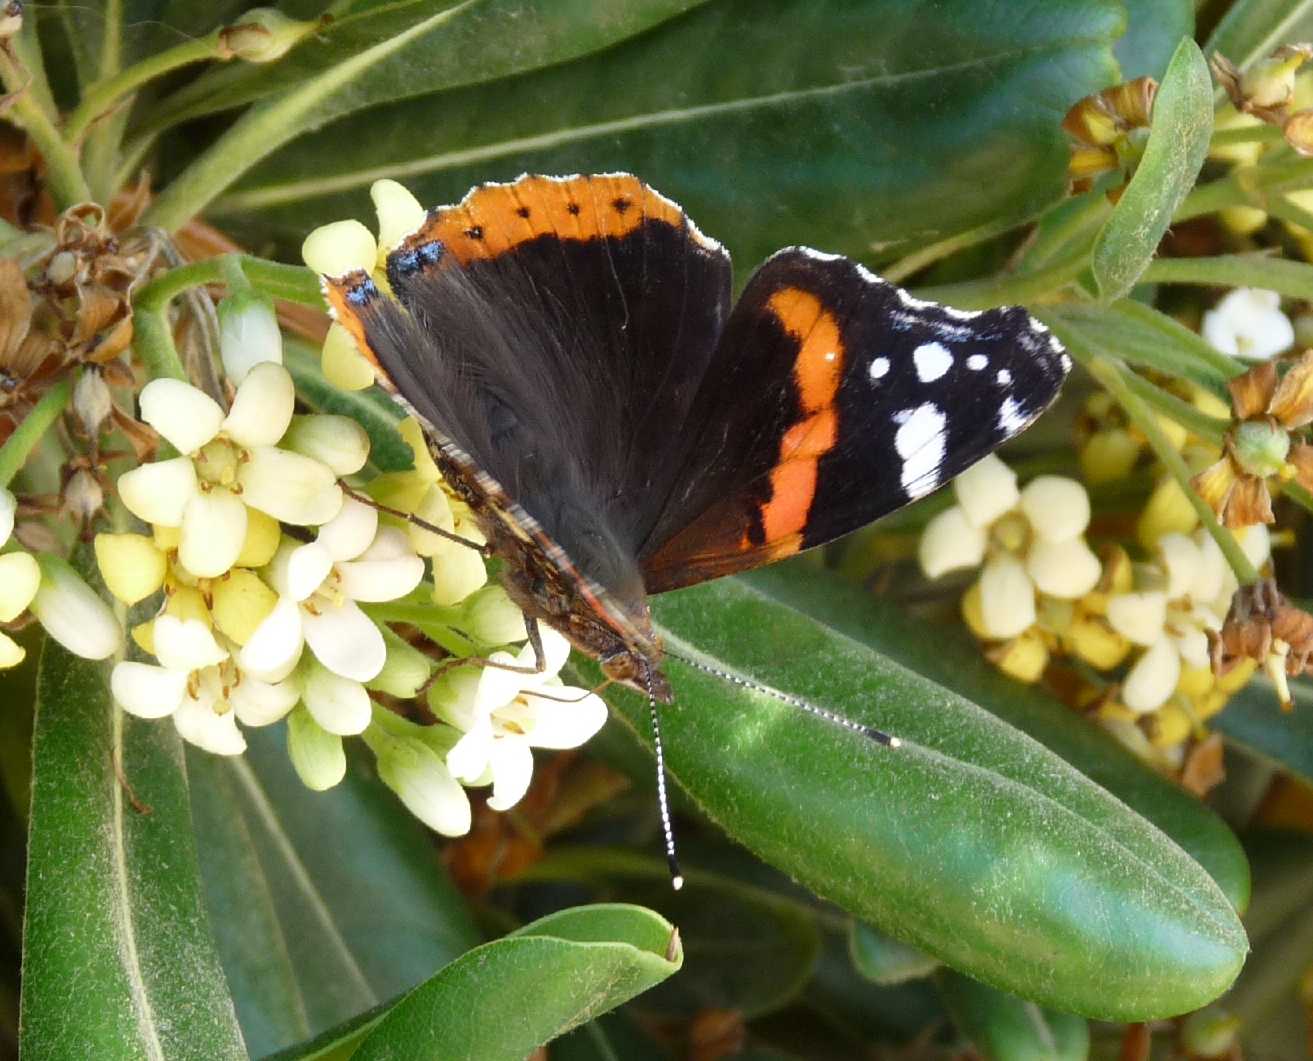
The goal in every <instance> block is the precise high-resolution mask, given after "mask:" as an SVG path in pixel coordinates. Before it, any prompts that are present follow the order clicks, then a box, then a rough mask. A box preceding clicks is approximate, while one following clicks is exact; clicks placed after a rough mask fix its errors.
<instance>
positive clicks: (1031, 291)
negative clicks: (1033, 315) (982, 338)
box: [913, 251, 1089, 309]
mask: <svg viewBox="0 0 1313 1061" xmlns="http://www.w3.org/2000/svg"><path fill="white" fill-rule="evenodd" d="M1088 266H1089V255H1088V254H1086V253H1084V252H1083V251H1082V252H1081V253H1080V254H1073V255H1071V256H1070V257H1069V258H1064V259H1063V260H1062V261H1059V262H1055V263H1054V264H1052V265H1050V266H1048V267H1046V268H1044V269H1040V270H1038V271H1037V272H1033V273H1025V274H1021V275H1003V276H992V277H988V278H986V279H984V280H971V281H968V282H967V283H963V284H941V285H939V286H937V287H926V288H918V289H917V290H915V291H914V292H913V294H915V295H916V296H917V297H918V298H929V299H933V300H934V301H936V302H943V303H946V304H947V305H950V306H957V307H958V308H960V309H991V308H992V307H994V306H1006V305H1014V304H1018V303H1019V304H1027V303H1033V302H1041V301H1044V300H1045V299H1048V298H1051V297H1052V296H1054V295H1056V294H1057V293H1058V292H1060V291H1061V290H1062V289H1063V288H1065V287H1067V286H1068V285H1069V284H1070V283H1071V282H1072V281H1073V280H1075V279H1076V278H1077V277H1078V276H1080V274H1081V273H1082V272H1084V270H1085V269H1086V268H1088Z"/></svg>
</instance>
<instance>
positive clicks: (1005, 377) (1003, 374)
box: [994, 368, 1012, 387]
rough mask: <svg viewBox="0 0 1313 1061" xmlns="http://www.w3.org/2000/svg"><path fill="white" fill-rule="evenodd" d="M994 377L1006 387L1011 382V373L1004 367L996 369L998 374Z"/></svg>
mask: <svg viewBox="0 0 1313 1061" xmlns="http://www.w3.org/2000/svg"><path fill="white" fill-rule="evenodd" d="M994 378H995V379H996V380H998V382H999V384H1000V385H1001V386H1004V387H1006V386H1007V385H1008V384H1009V383H1011V382H1012V373H1011V372H1009V371H1008V370H1007V369H1005V368H1000V369H999V370H998V375H997V376H995V377H994Z"/></svg>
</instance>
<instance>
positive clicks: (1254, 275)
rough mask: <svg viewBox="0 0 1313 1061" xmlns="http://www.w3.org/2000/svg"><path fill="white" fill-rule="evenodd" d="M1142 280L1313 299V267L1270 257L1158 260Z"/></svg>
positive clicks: (1222, 256) (1258, 255)
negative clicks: (1247, 289) (1265, 291)
mask: <svg viewBox="0 0 1313 1061" xmlns="http://www.w3.org/2000/svg"><path fill="white" fill-rule="evenodd" d="M1143 280H1144V282H1145V283H1150V284H1207V285H1210V286H1214V287H1263V288H1267V289H1268V290H1270V291H1276V292H1278V293H1279V294H1282V295H1285V296H1287V297H1288V298H1298V299H1303V300H1305V301H1308V300H1313V265H1309V264H1308V263H1307V262H1296V261H1291V260H1290V259H1288V258H1273V257H1272V256H1271V255H1270V254H1221V255H1218V256H1217V257H1215V258H1157V259H1155V260H1154V261H1153V262H1151V263H1150V265H1149V268H1148V269H1146V270H1145V271H1144V276H1143Z"/></svg>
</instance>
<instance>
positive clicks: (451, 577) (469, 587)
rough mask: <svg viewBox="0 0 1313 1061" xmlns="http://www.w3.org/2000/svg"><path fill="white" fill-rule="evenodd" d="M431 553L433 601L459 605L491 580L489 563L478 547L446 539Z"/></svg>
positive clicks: (444, 605) (443, 605) (446, 604)
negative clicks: (484, 559) (485, 560)
mask: <svg viewBox="0 0 1313 1061" xmlns="http://www.w3.org/2000/svg"><path fill="white" fill-rule="evenodd" d="M421 533H423V532H421ZM430 537H434V536H433V535H430ZM411 540H412V541H414V539H413V537H412V539H411ZM431 555H432V557H433V603H434V604H437V605H441V606H442V607H450V606H451V605H453V604H459V603H460V602H461V601H463V600H464V599H465V598H466V597H468V596H469V595H470V594H471V593H473V592H474V591H475V590H476V589H478V588H479V587H480V586H483V585H485V584H486V583H487V581H488V565H487V564H485V563H484V562H483V557H482V556H481V555H480V554H479V552H478V551H477V550H475V549H471V548H470V547H469V546H467V545H461V544H460V543H459V542H453V541H446V540H444V541H443V543H442V544H441V545H439V546H438V547H437V548H436V549H435V551H434V552H433V553H432V554H431Z"/></svg>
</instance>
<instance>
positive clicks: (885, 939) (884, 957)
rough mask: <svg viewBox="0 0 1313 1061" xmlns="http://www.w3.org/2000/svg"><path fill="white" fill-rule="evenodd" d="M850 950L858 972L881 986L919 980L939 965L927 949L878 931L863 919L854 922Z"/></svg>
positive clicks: (850, 933) (849, 939)
mask: <svg viewBox="0 0 1313 1061" xmlns="http://www.w3.org/2000/svg"><path fill="white" fill-rule="evenodd" d="M848 952H849V954H851V955H852V959H853V965H854V966H856V967H857V970H858V972H860V973H861V974H862V975H863V976H864V977H866V978H867V979H868V980H870V981H872V982H874V983H877V984H880V985H882V986H888V985H891V984H902V983H906V982H907V981H908V980H919V979H921V978H922V977H924V976H929V975H930V974H931V973H932V972H934V971H935V969H937V968H938V967H939V962H937V961H936V960H935V959H934V958H932V957H930V955H928V954H926V953H925V952H924V951H920V950H917V949H916V948H915V947H909V946H908V945H907V944H906V943H901V942H899V941H898V940H896V939H894V938H893V937H892V936H886V935H885V934H884V933H883V932H877V931H876V930H875V929H873V928H872V927H871V926H870V925H867V924H863V923H862V922H861V921H854V922H853V923H852V928H851V930H850V931H849V933H848Z"/></svg>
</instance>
